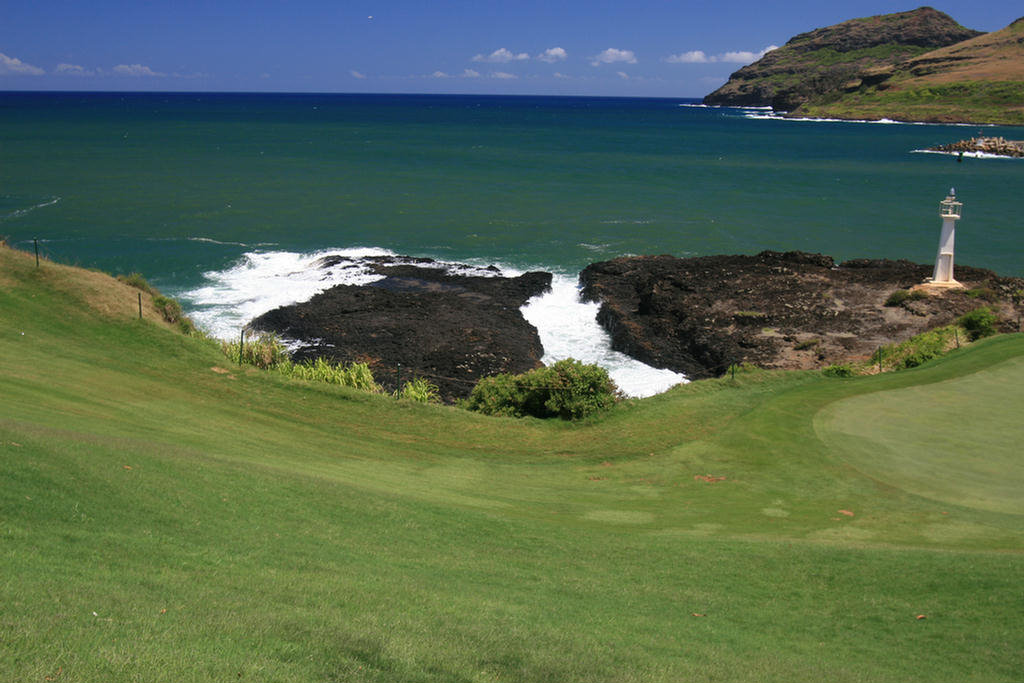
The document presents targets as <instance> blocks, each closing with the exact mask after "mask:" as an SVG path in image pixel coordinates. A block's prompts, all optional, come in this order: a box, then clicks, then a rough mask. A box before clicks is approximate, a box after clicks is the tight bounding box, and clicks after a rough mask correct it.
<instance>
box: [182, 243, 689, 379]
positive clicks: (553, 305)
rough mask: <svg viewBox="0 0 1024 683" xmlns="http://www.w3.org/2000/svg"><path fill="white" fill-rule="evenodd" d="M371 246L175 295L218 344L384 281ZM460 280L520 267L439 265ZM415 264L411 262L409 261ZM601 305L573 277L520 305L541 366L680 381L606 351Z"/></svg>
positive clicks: (220, 277) (303, 258)
mask: <svg viewBox="0 0 1024 683" xmlns="http://www.w3.org/2000/svg"><path fill="white" fill-rule="evenodd" d="M332 255H333V256H344V257H347V258H348V259H351V260H349V261H345V262H342V263H340V264H338V265H335V266H332V267H329V268H323V267H321V264H320V263H319V261H320V259H322V258H324V257H325V256H332ZM394 255H395V254H394V253H393V252H390V251H387V250H385V249H376V248H356V249H325V250H321V251H317V252H314V253H307V254H299V253H294V252H286V251H269V252H250V253H246V254H244V255H243V256H242V258H241V259H240V260H239V261H238V263H236V264H235V265H233V266H231V267H230V268H227V269H225V270H219V271H210V272H207V273H204V277H205V279H206V283H205V284H203V285H202V286H200V287H197V288H195V289H192V290H188V291H185V292H181V293H179V294H178V296H179V298H180V299H181V300H182V302H183V303H184V304H185V307H186V309H187V310H188V313H189V315H190V316H191V317H192V319H193V320H194V321H195V322H196V324H197V325H199V326H200V327H201V328H202V329H203V330H205V331H206V332H208V333H209V334H212V335H213V336H215V337H218V338H220V339H235V338H236V337H237V335H238V333H239V330H240V329H241V328H242V327H243V326H244V325H245V324H247V323H248V322H249V321H251V320H252V319H253V318H255V317H257V316H259V315H262V314H263V313H266V312H267V311H270V310H272V309H274V308H277V307H279V306H285V305H288V304H292V303H296V302H300V301H306V300H308V299H309V298H310V297H312V296H313V295H314V294H317V293H318V292H321V291H323V290H325V289H328V288H330V287H333V286H334V285H339V284H348V285H365V284H369V283H371V282H374V281H376V280H379V279H381V276H380V275H376V274H374V273H371V272H370V271H369V269H368V268H366V267H365V266H364V265H362V264H360V262H359V259H360V258H363V257H370V256H394ZM439 264H440V265H443V266H447V267H448V269H449V270H451V271H452V272H456V273H461V274H465V275H483V276H495V275H499V274H500V275H505V276H508V277H515V276H517V275H521V274H522V273H523V272H525V271H523V270H521V269H518V268H512V267H501V269H500V272H495V271H494V270H493V269H487V267H486V264H472V263H470V264H466V265H463V264H454V263H446V262H439ZM414 265H415V264H414ZM597 309H598V304H594V303H582V302H581V301H580V300H579V293H578V290H577V286H576V279H575V277H574V276H570V275H566V274H556V275H555V276H554V280H553V283H552V290H551V291H550V292H548V293H546V294H542V295H540V296H537V297H534V298H533V299H531V300H530V301H529V302H527V304H526V305H525V306H524V307H523V309H522V311H523V316H524V317H525V318H526V319H527V320H528V321H529V322H530V323H531V324H533V325H534V326H535V327H536V328H537V331H538V333H539V335H540V338H541V344H542V345H543V346H544V357H543V359H542V360H543V362H544V363H548V364H550V363H553V362H555V361H557V360H561V359H563V358H569V357H572V358H575V359H577V360H581V361H583V362H585V363H596V364H598V365H600V366H602V367H604V368H605V369H606V370H608V372H609V374H610V375H611V377H612V379H613V380H614V381H615V383H616V384H617V385H618V386H619V388H620V389H622V390H623V392H625V393H626V394H627V395H629V396H636V397H641V396H652V395H654V394H658V393H661V392H663V391H665V390H666V389H668V388H669V387H672V386H674V385H676V384H679V383H680V382H685V381H686V378H685V377H684V376H683V375H680V374H678V373H675V372H672V371H670V370H659V369H657V368H652V367H650V366H648V365H645V364H643V363H641V362H639V361H636V360H633V359H632V358H630V357H628V356H626V355H624V354H621V353H619V352H617V351H613V350H612V349H611V339H610V338H609V336H608V334H607V333H606V332H605V331H604V330H603V329H602V328H601V326H600V325H598V323H597Z"/></svg>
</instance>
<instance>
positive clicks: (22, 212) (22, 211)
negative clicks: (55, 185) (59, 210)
mask: <svg viewBox="0 0 1024 683" xmlns="http://www.w3.org/2000/svg"><path fill="white" fill-rule="evenodd" d="M59 201H60V197H54V198H53V199H49V200H47V201H45V202H42V203H40V204H36V205H35V206H29V207H27V208H24V209H17V210H16V211H12V212H11V213H9V214H7V215H5V216H0V221H7V220H10V219H12V218H21V217H22V216H24V215H25V214H27V213H31V212H32V211H35V210H36V209H42V208H45V207H47V206H53V205H54V204H56V203H57V202H59Z"/></svg>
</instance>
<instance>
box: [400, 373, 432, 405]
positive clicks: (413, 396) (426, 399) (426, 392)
mask: <svg viewBox="0 0 1024 683" xmlns="http://www.w3.org/2000/svg"><path fill="white" fill-rule="evenodd" d="M395 396H396V398H399V399H404V400H407V401H416V402H417V403H440V402H441V394H440V393H438V390H437V385H436V384H434V383H433V382H431V381H430V380H428V379H427V378H425V377H417V378H416V379H414V380H412V381H411V382H406V383H405V384H404V385H402V388H401V389H399V390H398V391H396V392H395Z"/></svg>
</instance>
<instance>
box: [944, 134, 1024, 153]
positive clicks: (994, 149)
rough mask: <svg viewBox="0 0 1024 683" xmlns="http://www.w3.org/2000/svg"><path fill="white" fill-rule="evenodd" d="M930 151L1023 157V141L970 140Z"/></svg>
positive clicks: (1004, 139)
mask: <svg viewBox="0 0 1024 683" xmlns="http://www.w3.org/2000/svg"><path fill="white" fill-rule="evenodd" d="M931 149H932V151H935V152H982V153H984V154H996V155H998V156H1003V157H1024V141H1021V140H1007V139H1006V138H970V139H969V140H960V141H959V142H953V143H950V144H948V145H939V146H937V147H932V148H931Z"/></svg>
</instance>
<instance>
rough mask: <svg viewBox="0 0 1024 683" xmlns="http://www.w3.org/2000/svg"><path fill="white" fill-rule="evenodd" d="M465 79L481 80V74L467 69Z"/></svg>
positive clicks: (463, 74)
mask: <svg viewBox="0 0 1024 683" xmlns="http://www.w3.org/2000/svg"><path fill="white" fill-rule="evenodd" d="M462 77H463V78H480V72H479V71H477V70H475V69H466V70H465V71H463V72H462Z"/></svg>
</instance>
